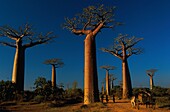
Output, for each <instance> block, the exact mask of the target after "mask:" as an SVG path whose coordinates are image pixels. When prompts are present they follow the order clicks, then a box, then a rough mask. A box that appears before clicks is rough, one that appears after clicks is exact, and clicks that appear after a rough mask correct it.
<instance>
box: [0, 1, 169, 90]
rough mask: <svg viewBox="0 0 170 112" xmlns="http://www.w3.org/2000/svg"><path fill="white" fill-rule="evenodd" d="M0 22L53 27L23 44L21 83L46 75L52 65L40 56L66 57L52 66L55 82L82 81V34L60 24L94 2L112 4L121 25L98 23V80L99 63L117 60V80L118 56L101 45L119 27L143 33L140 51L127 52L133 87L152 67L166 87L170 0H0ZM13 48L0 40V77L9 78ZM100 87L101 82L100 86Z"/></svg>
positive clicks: (143, 81)
mask: <svg viewBox="0 0 170 112" xmlns="http://www.w3.org/2000/svg"><path fill="white" fill-rule="evenodd" d="M0 2H1V7H0V15H1V16H0V26H3V25H10V26H12V27H14V28H18V27H19V26H21V25H23V24H24V23H27V22H28V23H30V24H32V25H33V28H34V29H35V31H36V32H43V33H46V32H48V31H53V32H54V34H56V35H57V38H56V39H55V41H54V42H52V43H50V44H47V45H39V46H36V47H33V48H30V49H27V50H26V60H25V61H26V62H25V89H30V87H33V86H34V85H33V84H34V81H35V79H36V78H37V77H39V76H42V77H45V78H47V79H48V80H50V79H51V66H49V65H44V64H43V62H44V61H45V60H46V59H50V58H61V59H62V60H63V62H64V63H65V66H64V67H63V68H59V69H57V84H59V83H64V84H65V85H66V84H68V83H69V84H71V83H72V82H73V81H78V86H79V87H83V66H84V41H83V40H84V38H85V37H84V36H76V35H74V34H72V33H71V32H69V31H68V30H66V29H63V28H62V27H61V24H63V23H64V22H65V21H64V18H65V17H74V15H75V14H77V13H81V12H82V9H83V8H85V7H87V6H89V5H96V4H98V3H101V4H104V5H106V6H116V7H117V9H116V11H115V19H116V20H117V21H120V22H123V23H124V25H122V26H119V27H116V28H115V29H114V30H111V29H103V30H102V32H101V33H99V34H98V35H97V37H96V43H97V66H98V77H99V85H101V82H102V81H103V79H104V77H105V70H102V69H100V66H102V65H111V66H116V67H117V69H115V70H113V71H110V73H111V74H115V77H117V80H116V81H115V83H116V84H119V82H120V81H121V80H122V76H121V69H122V68H121V60H119V59H118V58H116V57H114V56H112V55H110V54H108V53H104V52H102V51H101V50H100V48H101V47H105V48H107V47H109V46H110V45H112V44H113V39H114V37H116V36H117V35H118V34H119V33H122V34H129V35H130V36H136V37H143V38H144V40H142V41H141V42H140V43H139V44H138V45H137V46H140V47H142V48H144V53H143V54H141V55H137V56H135V55H134V56H132V57H130V58H129V60H128V61H129V67H130V72H131V78H132V83H133V87H149V77H148V76H147V75H146V70H148V69H151V68H156V69H158V71H157V72H156V73H155V76H154V82H155V85H159V86H163V87H170V82H169V79H170V69H169V64H170V59H169V55H170V52H169V49H170V45H169V42H170V31H169V26H170V22H169V20H170V11H169V8H170V1H169V0H15V1H14V0H0ZM14 54H15V49H14V48H10V47H7V46H0V80H11V77H12V76H11V74H12V66H13V59H14ZM99 89H100V87H99Z"/></svg>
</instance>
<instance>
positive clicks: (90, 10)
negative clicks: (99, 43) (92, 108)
mask: <svg viewBox="0 0 170 112" xmlns="http://www.w3.org/2000/svg"><path fill="white" fill-rule="evenodd" d="M114 10H115V7H104V5H100V6H97V7H96V6H89V7H87V8H84V9H83V12H82V13H81V14H78V15H77V16H75V17H74V18H72V19H69V18H66V19H65V20H66V23H65V24H64V25H63V26H64V28H67V29H69V30H70V31H71V32H72V33H73V34H75V35H79V36H80V35H85V36H86V38H85V40H84V49H85V50H84V57H85V59H84V104H90V103H93V102H98V101H99V90H98V75H97V67H96V43H95V39H96V36H97V34H98V33H99V32H100V31H101V29H103V28H114V27H115V26H117V25H119V23H118V22H115V19H114Z"/></svg>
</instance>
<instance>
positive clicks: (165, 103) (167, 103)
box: [156, 97, 170, 109]
mask: <svg viewBox="0 0 170 112" xmlns="http://www.w3.org/2000/svg"><path fill="white" fill-rule="evenodd" d="M156 104H157V105H158V107H160V108H164V107H166V108H169V109H170V97H156Z"/></svg>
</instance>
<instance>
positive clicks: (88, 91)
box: [84, 34, 99, 104]
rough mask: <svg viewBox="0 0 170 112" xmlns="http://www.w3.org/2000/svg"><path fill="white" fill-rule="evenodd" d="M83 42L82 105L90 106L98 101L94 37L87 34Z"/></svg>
mask: <svg viewBox="0 0 170 112" xmlns="http://www.w3.org/2000/svg"><path fill="white" fill-rule="evenodd" d="M84 42H85V54H84V55H85V64H84V104H90V103H93V102H96V101H99V93H98V92H99V91H98V77H97V68H96V45H95V37H94V36H91V35H90V34H89V35H87V36H86V39H85V41H84Z"/></svg>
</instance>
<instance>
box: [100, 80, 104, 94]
mask: <svg viewBox="0 0 170 112" xmlns="http://www.w3.org/2000/svg"><path fill="white" fill-rule="evenodd" d="M104 83H105V81H102V88H101V91H102V94H104Z"/></svg>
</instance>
